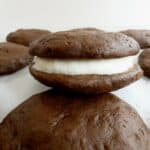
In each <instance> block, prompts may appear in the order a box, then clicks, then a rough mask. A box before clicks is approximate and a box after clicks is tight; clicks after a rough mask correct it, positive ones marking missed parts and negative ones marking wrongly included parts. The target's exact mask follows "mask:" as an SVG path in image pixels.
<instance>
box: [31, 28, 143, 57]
mask: <svg viewBox="0 0 150 150" xmlns="http://www.w3.org/2000/svg"><path fill="white" fill-rule="evenodd" d="M139 49H140V47H139V44H138V43H137V42H136V41H135V40H134V39H133V38H131V37H128V36H126V35H124V34H121V33H108V32H102V31H101V30H98V29H93V28H92V29H74V30H69V31H61V32H56V33H53V34H48V35H46V36H44V37H42V38H40V39H38V40H36V41H34V42H32V44H31V46H30V53H31V54H32V55H34V56H39V57H49V58H75V59H76V58H118V57H125V56H131V55H135V54H137V53H138V52H139Z"/></svg>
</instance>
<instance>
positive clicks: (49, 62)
mask: <svg viewBox="0 0 150 150" xmlns="http://www.w3.org/2000/svg"><path fill="white" fill-rule="evenodd" d="M137 60H138V55H135V56H128V57H123V58H114V59H75V60H74V59H51V58H40V57H37V56H35V58H34V60H33V62H34V65H33V68H34V69H36V70H37V71H41V72H45V73H55V74H65V75H84V74H87V75H90V74H97V75H111V74H118V73H123V72H126V71H128V70H129V69H130V68H132V67H133V66H134V65H135V64H137Z"/></svg>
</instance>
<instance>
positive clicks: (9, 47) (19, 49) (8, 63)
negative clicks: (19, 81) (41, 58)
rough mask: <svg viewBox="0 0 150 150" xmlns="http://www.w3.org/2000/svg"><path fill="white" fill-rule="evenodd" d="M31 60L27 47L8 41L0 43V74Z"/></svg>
mask: <svg viewBox="0 0 150 150" xmlns="http://www.w3.org/2000/svg"><path fill="white" fill-rule="evenodd" d="M31 61H32V56H31V55H30V54H29V49H28V47H25V46H23V45H19V44H14V43H10V42H7V43H6V42H3V43H0V75H4V74H10V73H13V72H15V71H17V70H19V69H21V68H23V67H25V66H26V65H28V64H29V63H30V62H31Z"/></svg>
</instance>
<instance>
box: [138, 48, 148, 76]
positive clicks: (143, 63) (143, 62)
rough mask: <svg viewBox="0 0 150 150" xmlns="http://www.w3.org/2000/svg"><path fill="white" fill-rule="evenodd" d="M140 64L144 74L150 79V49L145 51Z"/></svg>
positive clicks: (140, 58)
mask: <svg viewBox="0 0 150 150" xmlns="http://www.w3.org/2000/svg"><path fill="white" fill-rule="evenodd" d="M139 64H140V66H141V68H142V69H143V70H144V74H145V75H146V76H148V77H150V49H145V50H144V51H143V52H142V53H141V55H140V57H139Z"/></svg>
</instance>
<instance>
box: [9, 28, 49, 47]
mask: <svg viewBox="0 0 150 150" xmlns="http://www.w3.org/2000/svg"><path fill="white" fill-rule="evenodd" d="M49 33H50V31H48V30H40V29H18V30H16V31H15V32H11V33H9V34H8V36H7V41H9V42H13V43H17V44H22V45H25V46H29V45H30V43H31V42H32V41H34V40H36V39H37V38H39V37H41V36H44V35H45V34H49Z"/></svg>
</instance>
